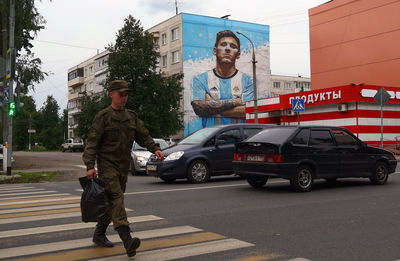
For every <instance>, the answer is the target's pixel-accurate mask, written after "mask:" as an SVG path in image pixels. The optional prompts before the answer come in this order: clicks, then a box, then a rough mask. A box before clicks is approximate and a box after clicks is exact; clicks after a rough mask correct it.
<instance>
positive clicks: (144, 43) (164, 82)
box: [108, 15, 183, 137]
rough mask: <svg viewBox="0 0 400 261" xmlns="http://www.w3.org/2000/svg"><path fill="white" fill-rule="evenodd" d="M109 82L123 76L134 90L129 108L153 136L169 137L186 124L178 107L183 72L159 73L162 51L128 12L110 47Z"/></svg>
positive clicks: (129, 101) (150, 35)
mask: <svg viewBox="0 0 400 261" xmlns="http://www.w3.org/2000/svg"><path fill="white" fill-rule="evenodd" d="M108 49H109V51H110V58H109V62H108V63H109V76H108V82H109V81H112V80H115V79H123V80H126V81H127V82H128V83H129V88H130V89H132V93H131V95H130V98H129V99H128V102H127V108H128V109H132V110H134V111H135V112H136V113H137V114H138V116H139V118H140V119H142V120H143V121H144V122H145V124H146V127H147V128H148V129H149V131H150V133H151V135H152V136H153V137H167V136H170V135H172V134H175V133H176V132H177V131H179V130H181V129H182V127H183V124H182V118H183V115H182V113H181V112H180V110H179V104H180V100H181V98H182V90H183V88H182V83H181V80H182V78H183V76H182V74H177V75H173V76H170V77H166V76H165V75H163V74H161V73H158V72H157V65H158V58H159V53H158V52H157V48H156V45H155V43H154V39H153V35H152V34H150V33H148V32H145V31H144V30H143V28H142V26H141V24H140V21H138V20H136V19H135V18H133V17H132V16H131V15H129V16H128V17H127V18H126V19H125V24H124V26H123V27H122V28H121V29H120V30H119V31H118V33H117V38H116V42H115V45H110V46H109V48H108Z"/></svg>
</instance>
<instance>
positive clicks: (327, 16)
mask: <svg viewBox="0 0 400 261" xmlns="http://www.w3.org/2000/svg"><path fill="white" fill-rule="evenodd" d="M399 13H400V0H394V1H393V0H380V1H376V0H358V1H354V0H334V1H329V2H327V3H325V4H322V5H320V6H317V7H315V8H311V9H310V10H309V22H310V63H311V82H312V88H313V89H323V88H328V87H333V86H339V85H347V84H351V83H354V84H371V85H382V86H393V87H400V77H399V68H400V48H399V43H400V19H399Z"/></svg>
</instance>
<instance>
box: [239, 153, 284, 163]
mask: <svg viewBox="0 0 400 261" xmlns="http://www.w3.org/2000/svg"><path fill="white" fill-rule="evenodd" d="M233 160H234V161H248V162H270V163H281V162H283V156H282V155H281V154H278V155H276V154H243V153H235V154H234V155H233Z"/></svg>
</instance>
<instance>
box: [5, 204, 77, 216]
mask: <svg viewBox="0 0 400 261" xmlns="http://www.w3.org/2000/svg"><path fill="white" fill-rule="evenodd" d="M77 207H80V204H79V203H74V204H64V205H50V206H44V207H30V208H13V209H5V210H0V215H3V214H9V213H23V212H31V211H41V210H50V209H63V208H77Z"/></svg>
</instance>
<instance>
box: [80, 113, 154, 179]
mask: <svg viewBox="0 0 400 261" xmlns="http://www.w3.org/2000/svg"><path fill="white" fill-rule="evenodd" d="M133 141H136V142H137V143H139V145H140V146H142V147H145V148H147V149H148V150H149V151H150V152H153V153H154V152H155V151H156V150H160V147H159V145H158V144H156V143H154V140H153V138H152V137H151V136H150V135H149V131H148V130H147V129H146V128H145V127H144V124H143V122H142V121H141V120H140V119H139V118H138V117H137V115H136V113H135V112H134V111H131V110H128V109H125V110H121V111H117V110H114V109H113V108H112V107H111V106H109V107H107V108H105V109H104V110H102V111H100V112H99V113H98V114H97V115H96V116H95V118H94V120H93V123H92V126H91V127H90V129H89V133H88V138H87V142H86V145H85V150H84V152H83V156H82V159H83V162H84V163H85V165H86V167H87V169H88V170H89V169H92V168H94V166H95V161H96V160H97V167H98V169H99V172H100V173H101V170H102V169H107V168H113V169H117V170H119V171H121V172H123V173H127V172H128V170H129V165H130V161H131V148H132V144H133Z"/></svg>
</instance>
